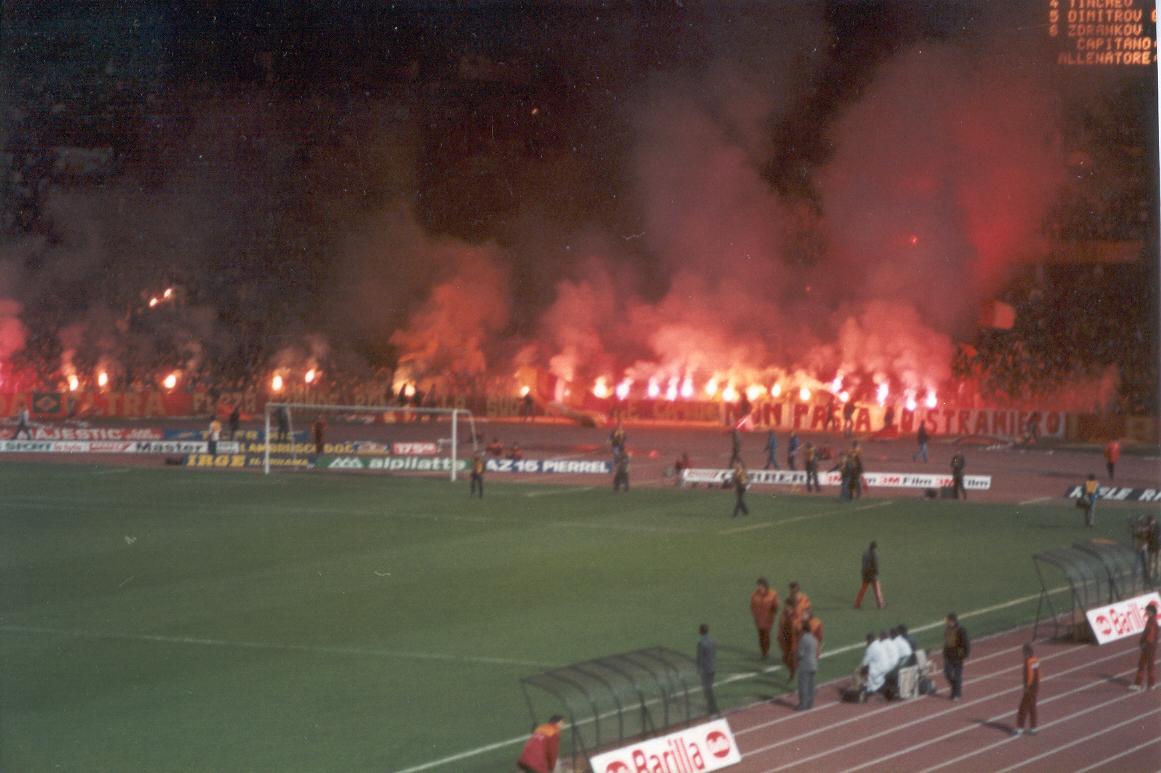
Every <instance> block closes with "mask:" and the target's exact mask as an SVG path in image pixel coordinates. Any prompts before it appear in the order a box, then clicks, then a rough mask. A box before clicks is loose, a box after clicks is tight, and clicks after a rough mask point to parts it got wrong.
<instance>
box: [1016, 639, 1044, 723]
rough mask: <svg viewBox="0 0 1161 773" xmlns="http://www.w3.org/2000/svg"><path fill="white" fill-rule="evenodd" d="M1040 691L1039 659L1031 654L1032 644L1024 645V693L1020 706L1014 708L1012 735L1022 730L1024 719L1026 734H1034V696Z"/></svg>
mask: <svg viewBox="0 0 1161 773" xmlns="http://www.w3.org/2000/svg"><path fill="white" fill-rule="evenodd" d="M1039 692H1040V660H1039V659H1038V658H1037V657H1036V656H1035V655H1034V654H1032V645H1031V644H1025V645H1024V693H1023V695H1022V696H1021V697H1020V708H1019V709H1017V710H1016V726H1015V727H1014V728H1012V735H1020V734H1021V733H1023V732H1024V720H1025V719H1027V720H1028V735H1036V697H1037V695H1038V694H1039Z"/></svg>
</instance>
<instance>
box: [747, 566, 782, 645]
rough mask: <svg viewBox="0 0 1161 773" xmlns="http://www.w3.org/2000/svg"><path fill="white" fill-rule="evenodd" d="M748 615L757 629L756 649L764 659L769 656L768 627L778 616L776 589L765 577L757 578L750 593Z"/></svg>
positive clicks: (770, 626)
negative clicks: (755, 584)
mask: <svg viewBox="0 0 1161 773" xmlns="http://www.w3.org/2000/svg"><path fill="white" fill-rule="evenodd" d="M750 615H751V616H752V617H753V618H754V627H755V628H757V629H758V649H760V650H761V651H762V659H763V660H765V659H766V658H768V657H770V629H771V628H773V627H774V620H775V619H777V617H778V591H776V590H774V589H773V588H771V587H770V583H769V582H768V581H767V580H766V578H765V577H759V578H758V583H757V586H756V587H755V588H754V592H753V593H751V594H750Z"/></svg>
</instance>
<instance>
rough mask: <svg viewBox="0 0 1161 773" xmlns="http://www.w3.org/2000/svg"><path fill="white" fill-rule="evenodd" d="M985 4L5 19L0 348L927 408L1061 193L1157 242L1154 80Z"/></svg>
mask: <svg viewBox="0 0 1161 773" xmlns="http://www.w3.org/2000/svg"><path fill="white" fill-rule="evenodd" d="M997 5H998V4H996V3H990V2H982V1H981V2H967V1H964V2H940V3H919V2H861V1H860V2H854V1H848V2H835V1H832V2H770V3H725V4H723V3H712V4H710V3H692V2H684V3H682V2H678V3H561V4H536V5H534V6H521V5H517V4H510V3H492V2H483V3H467V4H454V5H453V4H448V3H437V2H431V3H371V2H366V3H353V2H350V3H348V2H338V0H330V1H328V2H321V1H319V2H302V3H292V4H288V3H275V2H257V1H250V2H209V1H206V2H184V3H182V2H171V3H146V2H139V3H132V2H120V3H115V4H92V3H74V4H69V3H65V4H42V3H33V2H11V3H6V4H5V6H4V30H5V33H4V41H3V55H4V57H5V64H6V66H5V68H4V69H5V80H4V89H5V95H6V99H5V102H6V105H7V107H8V109H7V111H6V114H5V121H4V129H3V142H4V145H5V152H6V154H7V155H6V159H7V160H8V162H9V163H10V165H11V166H13V168H14V169H16V170H17V171H18V172H19V173H20V174H19V176H18V177H19V179H18V180H17V182H16V183H9V186H8V188H7V189H6V194H7V199H8V202H9V204H8V213H9V214H8V215H7V218H8V219H7V221H6V231H5V235H4V241H3V242H2V243H0V267H2V268H3V274H2V278H0V299H5V300H3V301H0V342H4V343H3V345H2V346H0V355H2V356H8V357H17V358H18V359H19V357H20V356H23V357H25V358H26V359H28V360H30V361H35V360H36V359H37V357H39V358H41V359H48V360H53V359H55V360H57V361H60V360H62V359H64V360H67V361H69V362H75V364H76V365H77V367H82V366H92V365H95V364H97V363H98V362H101V363H105V364H109V365H111V366H112V367H114V368H115V369H116V368H119V369H122V370H124V369H130V368H133V367H136V368H138V369H145V368H149V367H153V366H155V365H156V364H157V363H158V362H159V361H160V360H166V361H168V362H171V365H168V366H167V367H172V366H184V367H186V368H189V369H192V370H196V369H203V370H204V369H206V368H207V367H209V363H213V368H215V369H221V370H225V371H226V372H228V373H231V374H236V375H240V374H242V373H245V372H248V371H254V372H258V371H261V370H263V369H267V368H269V367H272V366H274V365H276V364H279V363H287V364H291V363H294V364H297V363H300V362H303V361H305V360H307V359H310V358H312V357H315V358H317V357H320V356H324V357H325V358H329V360H330V361H331V362H332V364H334V365H336V366H340V367H344V368H349V369H354V368H356V367H361V366H362V365H363V364H366V363H371V364H375V363H383V362H388V361H391V362H394V361H396V360H400V361H401V362H402V364H403V365H404V366H405V368H406V369H407V370H408V372H409V373H410V375H411V376H412V377H424V376H427V375H432V374H437V373H447V372H449V371H452V372H456V373H460V374H465V375H470V374H483V373H488V374H492V375H495V374H498V373H510V371H511V368H512V367H513V366H514V365H518V364H530V365H534V366H537V367H540V368H549V369H551V370H553V371H554V372H556V373H557V374H559V375H565V376H574V377H584V378H593V377H595V376H598V375H606V376H609V377H610V378H620V377H621V376H622V375H623V374H625V373H628V374H629V375H631V376H633V377H635V378H637V379H638V380H639V381H641V380H644V379H647V378H649V377H654V376H655V377H658V378H661V379H662V380H665V379H670V378H676V377H683V376H685V375H695V376H696V377H697V378H699V379H704V378H708V377H709V376H711V375H718V376H719V377H722V378H736V379H737V380H738V381H739V383H742V382H743V381H744V380H746V379H752V378H759V377H761V378H769V377H772V376H776V375H778V374H786V373H791V372H793V371H795V370H800V371H802V372H803V373H805V374H809V375H810V376H812V377H817V378H819V379H826V380H829V379H830V378H831V377H833V375H834V373H835V372H837V371H845V372H847V373H853V372H860V373H864V374H866V375H867V376H868V377H870V376H871V375H874V374H883V375H885V376H887V377H889V378H890V379H891V380H892V383H893V384H895V385H898V386H899V387H904V388H907V387H910V388H912V389H920V388H922V387H924V386H926V385H932V384H936V383H940V382H942V380H943V379H945V378H946V377H947V376H948V374H949V367H950V361H951V358H952V352H953V349H954V344H955V342H956V341H959V340H967V339H970V338H971V337H972V336H973V335H974V325H975V315H976V310H977V308H978V305H979V303H980V302H981V301H983V300H987V299H989V298H993V297H997V296H1003V295H1004V293H1005V292H1012V290H1011V288H1012V285H1011V283H1012V282H1013V281H1017V280H1020V278H1021V277H1023V276H1025V275H1026V274H1027V272H1028V267H1029V266H1031V265H1035V264H1037V263H1042V262H1043V261H1045V260H1048V259H1050V256H1051V254H1052V252H1053V249H1054V247H1053V242H1052V240H1051V238H1050V236H1051V234H1049V233H1047V231H1049V230H1050V229H1049V228H1048V225H1046V224H1051V223H1052V222H1061V217H1062V216H1060V215H1059V213H1060V212H1061V211H1062V207H1063V206H1064V205H1063V204H1062V203H1061V201H1062V197H1065V198H1067V197H1068V196H1072V198H1073V199H1075V198H1076V197H1077V196H1078V195H1081V194H1083V196H1087V197H1092V196H1095V197H1096V198H1097V199H1099V200H1100V201H1101V202H1104V203H1103V204H1101V206H1102V207H1104V209H1103V210H1101V211H1099V212H1097V213H1096V214H1095V218H1096V220H1097V221H1099V223H1098V226H1099V227H1098V229H1097V230H1098V231H1102V229H1103V232H1102V233H1097V234H1096V235H1097V236H1099V237H1102V238H1105V237H1108V238H1112V237H1113V236H1117V234H1113V233H1112V232H1114V231H1117V232H1120V231H1125V230H1126V229H1127V230H1129V231H1132V232H1133V233H1130V234H1129V235H1130V236H1143V238H1144V239H1145V241H1146V242H1148V243H1149V244H1153V245H1155V242H1156V214H1155V212H1153V213H1151V214H1149V215H1148V216H1147V217H1146V220H1145V221H1144V222H1139V214H1138V212H1139V210H1140V206H1138V205H1139V204H1140V203H1141V202H1142V201H1143V202H1144V205H1145V207H1146V209H1148V206H1150V205H1151V206H1152V207H1153V209H1154V210H1155V204H1156V192H1155V191H1156V174H1155V166H1156V163H1155V161H1156V149H1155V147H1156V131H1155V121H1156V117H1155V114H1156V87H1155V77H1156V68H1155V65H1154V66H1153V67H1151V68H1129V67H1113V68H1087V69H1082V68H1064V67H1061V66H1059V65H1057V64H1056V49H1055V48H1054V46H1053V43H1052V41H1050V40H1049V38H1048V36H1047V33H1046V30H1045V27H1046V24H1045V21H1046V15H1047V11H1046V5H1045V4H1044V3H1041V2H1032V0H1026V1H1024V2H1017V3H1005V4H1003V6H1002V8H998V7H997ZM1116 132H1120V133H1121V135H1124V136H1116V137H1113V136H1111V134H1113V133H1116ZM62 146H67V147H79V148H109V149H111V151H112V157H111V159H110V160H108V163H106V164H104V165H101V164H98V165H97V166H98V167H99V168H97V169H95V170H84V171H80V172H78V171H77V170H70V169H65V172H66V173H62V163H61V162H60V161H59V155H60V154H59V151H58V150H57V149H59V148H60V147H62ZM1126 147H1127V148H1130V150H1129V151H1125V148H1126ZM1133 148H1136V149H1139V150H1140V151H1141V152H1143V153H1144V154H1145V155H1144V161H1145V168H1149V169H1153V171H1154V174H1153V175H1151V176H1147V177H1146V178H1144V179H1143V180H1136V179H1127V178H1128V177H1129V176H1126V175H1124V174H1121V171H1123V167H1124V164H1125V157H1126V153H1128V154H1129V156H1128V157H1131V155H1132V153H1134V152H1137V151H1136V150H1131V149H1133ZM1078 152H1083V153H1086V154H1087V156H1086V157H1087V158H1088V159H1089V160H1090V162H1091V165H1090V166H1089V167H1088V168H1086V170H1085V172H1086V174H1087V175H1088V177H1089V178H1090V179H1088V180H1087V181H1085V182H1083V183H1079V184H1078V182H1077V180H1076V175H1071V174H1070V167H1069V160H1070V159H1073V160H1075V158H1076V155H1075V154H1076V153H1078ZM64 166H65V167H67V164H65V165H64ZM1073 171H1075V170H1073ZM1078 185H1079V187H1081V188H1083V190H1081V191H1080V193H1079V194H1078V193H1077V190H1075V189H1077V188H1078ZM1110 201H1111V202H1113V203H1111V204H1110V203H1109V202H1110ZM1126 202H1127V203H1126ZM14 203H15V204H14ZM1090 209H1091V208H1090ZM1090 219H1091V217H1090ZM1069 222H1070V221H1066V222H1065V230H1066V231H1067V230H1068V228H1069V227H1070V225H1069ZM1056 236H1057V238H1059V234H1057V235H1056ZM1117 238H1120V237H1119V236H1117ZM171 283H174V284H176V285H177V286H178V287H179V288H180V290H181V297H180V303H177V304H173V307H172V308H168V309H166V310H164V312H163V313H161V314H150V315H142V314H139V313H138V312H137V311H136V308H137V307H139V306H140V305H141V302H142V300H143V299H145V298H147V297H148V296H149V294H151V293H154V292H157V291H158V288H160V287H164V286H166V285H168V284H171ZM1115 300H1116V299H1111V300H1110V303H1113V302H1115ZM1138 300H1139V301H1141V303H1142V304H1143V306H1144V308H1146V309H1152V308H1154V307H1155V304H1156V290H1155V288H1153V289H1152V290H1150V291H1149V293H1148V295H1147V297H1145V298H1143V299H1138ZM1142 319H1143V321H1144V322H1149V317H1148V315H1147V313H1146V315H1145V316H1144V317H1143V318H1142ZM22 353H23V354H22Z"/></svg>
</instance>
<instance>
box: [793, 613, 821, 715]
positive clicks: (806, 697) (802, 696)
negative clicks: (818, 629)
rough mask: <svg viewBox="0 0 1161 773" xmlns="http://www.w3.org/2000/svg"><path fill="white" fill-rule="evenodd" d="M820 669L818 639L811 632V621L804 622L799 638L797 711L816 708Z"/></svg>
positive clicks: (795, 708)
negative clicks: (815, 691) (815, 700)
mask: <svg viewBox="0 0 1161 773" xmlns="http://www.w3.org/2000/svg"><path fill="white" fill-rule="evenodd" d="M817 671H818V639H816V638H814V634H813V633H811V632H810V623H808V622H805V621H804V622H803V623H802V637H801V638H799V640H798V705H797V706H795V707H794V710H795V711H806V710H807V709H812V708H814V674H815V672H817Z"/></svg>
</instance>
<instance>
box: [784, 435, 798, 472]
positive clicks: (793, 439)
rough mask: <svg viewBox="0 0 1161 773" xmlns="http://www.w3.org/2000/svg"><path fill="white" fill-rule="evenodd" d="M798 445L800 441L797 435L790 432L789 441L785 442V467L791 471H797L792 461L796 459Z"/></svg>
mask: <svg viewBox="0 0 1161 773" xmlns="http://www.w3.org/2000/svg"><path fill="white" fill-rule="evenodd" d="M799 445H800V441H799V440H798V433H797V432H795V431H791V432H790V439H789V440H787V441H786V466H787V467H789V468H790V469H791V470H794V469H797V468H796V467H795V466H794V461H795V460H796V459H797V458H798V446H799Z"/></svg>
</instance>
